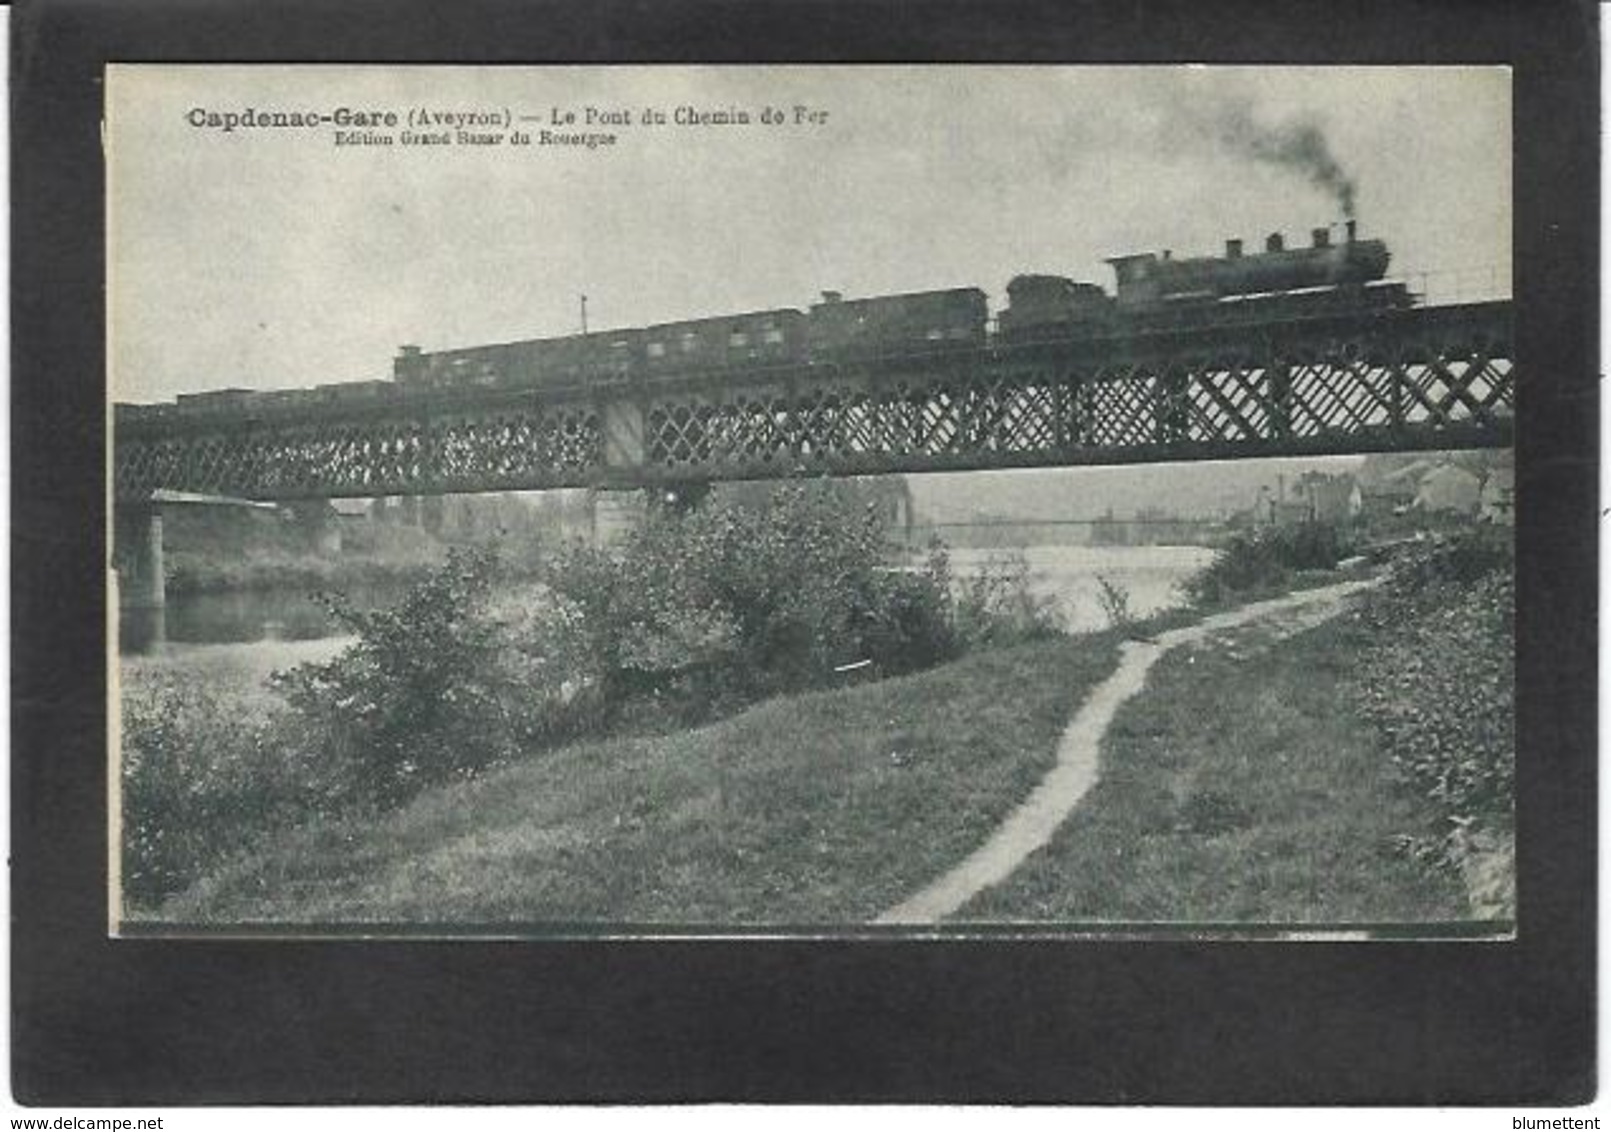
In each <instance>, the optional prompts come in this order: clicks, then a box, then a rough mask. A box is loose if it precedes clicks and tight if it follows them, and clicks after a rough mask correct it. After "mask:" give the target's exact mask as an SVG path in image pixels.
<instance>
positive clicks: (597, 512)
mask: <svg viewBox="0 0 1611 1132" xmlns="http://www.w3.org/2000/svg"><path fill="white" fill-rule="evenodd" d="M587 509H588V517H589V524H588V525H589V527H590V528H591V536H592V537H591V541H592V543H593V545H594V546H596V547H600V548H602V549H609V548H611V547H615V546H620V545H621V544H622V543H623V542H625V541H626V538H627V536H628V535H630V534H631V533H632V532H633V531H635V530H637V528H638V527H640V526H642V525H643V519H644V516H645V515H647V514H648V511H649V500H648V494H647V492H646V491H645V490H644V489H642V488H629V489H625V490H608V489H605V488H590V489H589V490H588V493H587Z"/></svg>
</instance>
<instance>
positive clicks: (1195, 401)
mask: <svg viewBox="0 0 1611 1132" xmlns="http://www.w3.org/2000/svg"><path fill="white" fill-rule="evenodd" d="M1509 342H1510V334H1509V315H1508V306H1506V307H1503V309H1502V310H1500V309H1499V307H1497V306H1496V307H1495V308H1490V309H1481V310H1475V311H1472V310H1464V309H1460V308H1434V309H1430V310H1424V311H1418V312H1415V317H1413V318H1409V319H1406V320H1403V321H1402V322H1400V323H1396V324H1394V325H1392V326H1387V327H1382V326H1376V327H1366V328H1355V329H1352V330H1350V329H1348V328H1343V329H1342V330H1340V331H1337V332H1335V333H1332V334H1330V335H1329V336H1327V335H1321V334H1319V333H1317V332H1309V333H1306V334H1304V335H1301V336H1299V335H1294V336H1289V337H1288V338H1287V339H1286V340H1276V339H1274V338H1265V339H1263V340H1260V339H1259V338H1258V337H1257V335H1254V334H1249V335H1247V336H1246V337H1245V339H1243V340H1241V341H1238V342H1237V343H1235V344H1234V345H1232V344H1226V343H1225V342H1217V343H1211V344H1203V343H1201V342H1199V343H1198V344H1197V345H1196V346H1194V347H1187V346H1184V345H1179V344H1177V345H1175V346H1172V347H1171V348H1169V349H1162V350H1159V349H1154V350H1152V351H1151V354H1152V356H1149V357H1143V358H1137V357H1130V358H1126V359H1119V358H1117V357H1114V356H1108V357H1093V356H1089V354H1090V351H1087V352H1086V356H1080V355H1079V354H1077V353H1070V354H1067V355H1063V356H1053V355H1050V354H1043V355H1041V356H1039V357H1037V358H1036V359H1034V360H1032V361H1025V360H1023V359H1021V358H1020V359H1013V360H1008V359H1007V357H1006V356H1005V355H993V354H990V353H988V352H980V353H979V354H977V355H975V356H972V357H970V358H968V359H966V360H960V361H959V360H958V359H957V358H956V357H952V358H950V359H948V360H947V361H946V362H945V363H944V364H943V365H941V364H929V365H927V366H925V365H923V364H921V363H917V362H914V361H910V360H908V361H907V362H904V363H902V364H900V365H895V364H886V365H871V364H869V365H863V366H859V367H854V368H845V369H831V370H830V369H827V368H826V367H825V368H824V369H822V370H821V371H819V370H817V369H816V368H815V367H812V368H811V369H810V370H806V371H802V372H800V373H799V374H798V375H797V376H796V377H795V378H794V379H792V380H791V381H790V382H789V383H788V384H787V386H785V385H784V384H782V383H780V382H779V381H777V380H772V381H771V382H770V384H766V385H757V384H754V383H751V384H748V385H746V383H745V382H744V380H743V376H742V375H732V374H728V375H721V376H717V375H713V376H712V378H711V379H710V380H708V381H705V382H702V383H699V384H695V385H693V386H692V387H691V388H687V389H685V390H684V391H682V392H677V393H672V392H669V391H664V390H655V389H653V388H650V389H647V390H645V389H641V388H639V389H632V388H630V387H619V388H617V389H615V390H613V391H612V392H611V393H610V394H608V396H613V397H618V398H620V399H621V400H619V401H617V402H614V403H613V405H608V406H607V405H606V404H605V403H604V402H603V401H599V402H597V403H584V402H575V403H555V404H551V405H547V406H544V405H541V404H539V403H537V402H536V401H535V399H533V400H529V401H523V402H521V403H519V404H518V405H509V404H505V405H500V406H496V407H491V406H483V407H481V408H478V409H473V410H467V411H453V412H448V411H437V412H432V413H425V412H422V411H418V410H414V411H410V412H406V413H405V412H403V411H402V410H399V411H398V414H397V416H395V417H393V416H389V415H387V414H386V413H384V412H379V413H371V414H369V415H368V416H367V417H363V418H360V417H352V418H350V419H346V420H340V419H331V420H325V421H317V420H309V419H303V418H297V419H296V420H295V421H292V422H284V423H276V424H270V423H267V422H259V423H257V424H253V425H249V424H246V423H244V422H242V423H239V424H236V425H232V426H230V427H227V428H225V427H219V428H216V429H214V430H212V431H206V430H198V429H195V428H193V427H187V428H177V427H176V428H169V429H166V430H153V429H146V430H144V431H140V430H134V429H131V430H129V435H127V436H123V435H119V436H118V437H117V443H116V457H115V459H116V476H117V492H118V496H119V498H124V499H127V498H139V497H141V496H142V495H143V494H146V493H149V492H150V491H151V490H153V489H156V488H169V489H174V490H181V491H200V492H209V493H217V494H230V495H241V496H246V497H251V498H260V499H275V498H282V499H283V498H297V497H303V496H319V495H383V494H429V493H433V492H446V491H478V490H507V489H516V488H534V487H551V486H565V485H577V484H585V483H591V482H596V481H599V480H601V479H602V478H603V477H606V476H608V477H612V478H613V479H614V481H615V482H618V483H619V482H621V481H623V480H625V481H628V482H630V481H631V480H633V479H634V478H638V479H641V480H643V481H647V480H650V479H653V478H656V477H660V478H666V477H671V478H681V477H685V476H686V477H696V478H697V477H704V478H713V479H719V478H740V477H743V476H776V475H786V474H789V473H790V472H793V471H796V470H807V471H826V472H834V471H843V472H868V471H880V470H886V471H898V470H910V469H921V468H925V467H934V468H944V467H963V466H966V467H991V466H1002V467H1007V466H1015V465H1030V464H1058V463H1069V464H1076V463H1089V464H1095V463H1111V462H1121V461H1126V460H1138V459H1158V460H1163V459H1191V458H1194V457H1199V458H1201V457H1219V458H1226V457H1237V456H1249V457H1251V456H1266V455H1280V454H1282V453H1291V452H1304V451H1335V452H1343V451H1356V450H1357V451H1368V450H1375V449H1391V448H1402V449H1414V448H1436V447H1440V446H1442V447H1451V446H1468V445H1498V444H1504V443H1508V442H1509V440H1510V436H1511V426H1512V420H1511V418H1512V414H1513V409H1514V394H1515V389H1514V386H1515V382H1514V375H1513V372H1512V356H1511V350H1510V345H1509ZM1122 349H1127V350H1129V351H1130V353H1131V354H1138V353H1140V352H1141V351H1140V350H1139V349H1130V347H1129V346H1123V347H1122ZM1120 352H1121V348H1115V349H1114V350H1112V351H1110V354H1112V355H1117V354H1119V353H1120ZM609 409H613V410H614V411H615V412H616V415H617V416H618V417H621V418H623V419H625V418H630V419H631V420H633V421H637V422H641V430H642V431H641V443H640V442H639V441H637V440H634V441H633V442H632V444H631V445H630V446H629V449H623V450H621V451H617V452H614V453H611V452H610V449H609V447H608V446H607V445H606V443H605V440H604V436H603V429H602V427H601V420H603V419H605V418H606V417H607V416H608V412H607V410H609ZM632 431H633V432H634V433H636V429H635V428H634V429H633V430H632ZM607 456H608V461H609V462H608V466H606V465H607Z"/></svg>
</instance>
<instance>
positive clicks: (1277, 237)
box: [1264, 232, 1286, 252]
mask: <svg viewBox="0 0 1611 1132" xmlns="http://www.w3.org/2000/svg"><path fill="white" fill-rule="evenodd" d="M1284 247H1286V241H1285V240H1283V239H1282V238H1281V233H1279V232H1271V233H1270V237H1269V239H1267V240H1265V241H1264V250H1265V251H1267V252H1278V251H1280V250H1281V249H1282V248H1284Z"/></svg>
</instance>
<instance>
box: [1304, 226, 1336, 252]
mask: <svg viewBox="0 0 1611 1132" xmlns="http://www.w3.org/2000/svg"><path fill="white" fill-rule="evenodd" d="M1309 234H1310V235H1311V236H1313V237H1314V239H1315V247H1317V248H1324V247H1330V246H1331V229H1330V228H1315V229H1312V230H1311V231H1310V233H1309Z"/></svg>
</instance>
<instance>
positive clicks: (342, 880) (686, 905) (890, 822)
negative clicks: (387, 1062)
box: [160, 633, 1117, 925]
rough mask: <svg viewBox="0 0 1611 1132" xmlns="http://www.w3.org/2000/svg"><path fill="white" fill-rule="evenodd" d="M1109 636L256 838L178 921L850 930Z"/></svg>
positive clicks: (969, 815) (1113, 645) (955, 821)
mask: <svg viewBox="0 0 1611 1132" xmlns="http://www.w3.org/2000/svg"><path fill="white" fill-rule="evenodd" d="M1116 660H1117V642H1116V637H1115V636H1114V635H1113V634H1111V633H1103V634H1097V635H1093V636H1085V637H1080V638H1074V639H1059V640H1055V641H1049V642H1044V643H1037V644H1031V645H1025V646H1020V647H1017V648H1011V649H1003V650H1000V651H993V652H985V653H980V654H976V655H973V656H970V657H967V658H965V659H963V660H960V661H957V662H955V663H953V664H949V665H946V666H944V667H942V668H939V669H935V670H932V671H930V672H926V673H922V674H919V675H915V676H910V677H904V678H900V679H894V680H887V681H882V682H879V683H872V684H867V685H863V686H859V687H853V688H846V689H840V690H837V691H832V692H824V693H817V694H811V695H802V696H795V697H789V698H784V699H779V700H774V701H771V702H768V703H765V704H761V705H759V706H757V707H755V708H753V709H751V710H749V711H746V712H744V713H743V714H742V715H739V716H737V717H735V718H733V719H730V720H727V721H724V722H722V723H718V724H715V725H712V726H709V727H705V728H701V729H699V730H695V731H690V732H684V733H680V734H674V735H669V736H657V737H647V738H638V739H614V740H607V741H599V742H591V743H584V744H579V745H576V746H573V747H569V748H565V749H563V750H559V751H555V752H552V753H549V754H545V755H536V756H533V757H532V758H530V759H529V760H528V761H526V762H524V763H522V764H519V765H517V766H514V767H510V768H507V769H504V770H502V771H499V772H497V773H494V774H491V775H488V776H487V777H485V778H483V779H481V780H480V781H477V782H473V783H467V784H462V785H457V786H453V787H448V788H443V789H437V790H432V791H430V792H428V793H426V794H424V795H422V796H421V797H420V798H418V799H416V800H415V801H414V802H412V803H411V804H409V805H407V806H405V807H404V808H402V809H401V810H399V811H396V812H395V813H392V814H390V815H386V816H382V817H380V818H374V819H370V820H367V821H364V820H358V819H354V820H351V821H346V822H332V823H330V824H326V825H323V826H320V827H310V828H304V829H301V830H297V831H295V832H293V833H291V834H289V835H286V836H282V837H279V838H276V839H275V840H273V841H272V842H271V843H269V844H265V845H262V846H258V847H254V848H253V849H252V850H251V851H249V852H248V853H247V854H246V855H245V856H244V857H243V858H241V859H240V860H238V861H237V862H236V863H235V864H233V865H231V866H229V867H227V868H225V869H224V870H222V871H220V872H218V873H215V874H213V875H212V876H210V877H208V878H205V879H204V880H203V881H201V882H200V883H199V884H198V885H196V886H195V887H193V888H192V889H191V890H189V891H188V892H186V893H183V894H180V896H178V897H176V898H175V899H174V900H172V901H170V902H169V903H168V904H167V905H166V906H164V907H163V908H162V909H161V911H160V918H161V919H163V920H168V921H181V922H213V923H243V922H257V921H274V922H282V923H284V922H292V923H311V924H319V923H328V924H342V923H362V922H377V921H391V922H411V923H453V924H476V923H489V922H493V923H495V922H510V921H527V922H534V921H541V922H544V923H549V924H567V923H570V924H577V923H601V922H610V923H614V924H624V923H625V924H629V923H676V924H689V925H698V924H717V925H722V924H746V923H749V924H754V923H776V924H791V923H792V924H812V923H853V922H863V921H866V920H868V919H870V918H871V917H872V916H873V915H875V914H876V913H878V912H879V911H881V910H883V909H884V908H885V907H887V906H888V905H890V904H892V903H894V902H896V901H897V900H899V899H900V898H901V897H903V896H904V895H906V894H907V893H908V892H909V891H911V890H912V889H914V888H916V887H918V886H920V885H922V884H923V883H926V882H927V881H928V880H930V879H931V878H932V877H933V876H935V875H937V874H939V873H940V872H942V871H943V870H944V869H945V868H947V867H949V866H950V865H951V864H952V863H953V862H955V861H956V860H958V859H960V858H961V857H963V856H965V855H966V853H967V852H968V851H969V850H970V849H972V848H973V846H974V845H976V844H977V843H978V842H979V841H980V840H982V839H983V837H984V836H985V835H986V834H987V833H988V831H989V830H990V829H991V828H992V827H993V826H994V825H995V824H996V823H997V822H999V821H1000V820H1001V818H1002V817H1003V816H1004V815H1005V814H1006V813H1007V812H1008V811H1009V810H1010V809H1011V808H1012V806H1013V805H1014V804H1015V803H1016V802H1018V801H1019V800H1020V799H1021V798H1022V797H1023V796H1024V795H1025V794H1026V793H1027V792H1028V791H1029V789H1030V788H1031V787H1032V786H1033V784H1034V783H1035V782H1036V781H1037V780H1038V779H1039V777H1040V776H1041V775H1042V774H1043V773H1044V772H1045V771H1046V769H1047V768H1048V766H1049V765H1050V764H1051V762H1052V760H1053V757H1054V752H1055V747H1056V739H1057V736H1058V734H1059V733H1060V732H1061V730H1062V728H1063V727H1064V725H1065V724H1066V722H1067V720H1068V717H1069V715H1070V714H1071V713H1072V712H1073V710H1074V708H1075V707H1076V706H1077V705H1078V703H1079V702H1080V700H1081V698H1082V697H1083V695H1084V693H1085V691H1086V690H1087V689H1088V688H1090V687H1091V686H1092V685H1094V684H1095V683H1096V682H1098V681H1099V680H1101V679H1102V678H1103V677H1105V676H1106V675H1107V674H1108V673H1109V672H1111V671H1112V669H1113V667H1114V665H1115V663H1116Z"/></svg>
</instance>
